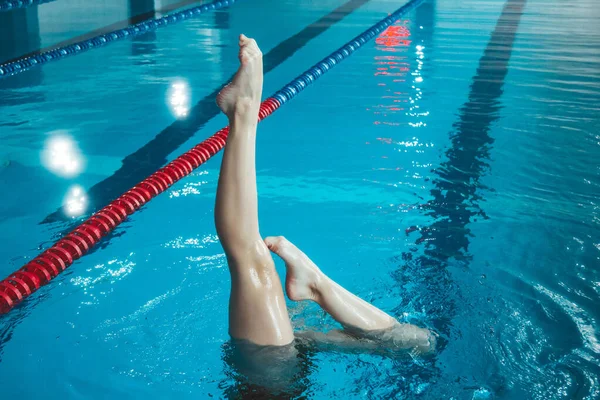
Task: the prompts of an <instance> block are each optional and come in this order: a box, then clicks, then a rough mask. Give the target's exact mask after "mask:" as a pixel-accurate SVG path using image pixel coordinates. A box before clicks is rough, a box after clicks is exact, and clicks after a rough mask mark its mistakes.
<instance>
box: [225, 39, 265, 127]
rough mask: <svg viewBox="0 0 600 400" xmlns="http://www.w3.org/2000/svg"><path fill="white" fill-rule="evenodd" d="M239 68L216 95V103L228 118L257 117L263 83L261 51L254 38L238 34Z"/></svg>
mask: <svg viewBox="0 0 600 400" xmlns="http://www.w3.org/2000/svg"><path fill="white" fill-rule="evenodd" d="M239 45H240V53H239V59H240V68H239V69H238V71H237V73H236V74H235V76H234V77H233V80H232V81H231V83H229V84H228V85H227V86H225V87H224V88H223V89H222V90H221V92H220V93H219V95H218V96H217V105H218V106H219V108H220V109H221V111H223V113H224V114H225V115H227V116H228V117H229V119H230V120H231V119H233V117H235V116H251V117H252V118H256V119H258V110H259V108H260V99H261V96H262V85H263V63H262V53H261V51H260V49H259V48H258V45H257V44H256V41H255V40H254V39H250V38H247V37H246V36H244V35H240V42H239Z"/></svg>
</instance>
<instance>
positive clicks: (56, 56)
mask: <svg viewBox="0 0 600 400" xmlns="http://www.w3.org/2000/svg"><path fill="white" fill-rule="evenodd" d="M236 1H237V0H218V1H213V2H212V3H208V4H202V5H200V6H197V7H193V8H188V9H187V10H183V11H178V12H174V13H172V14H168V15H165V16H164V17H160V18H152V19H149V20H146V21H142V22H138V23H137V24H133V25H130V26H128V27H127V28H123V29H117V30H115V31H112V32H108V33H104V34H102V35H98V36H94V37H93V38H90V39H86V40H82V41H80V42H77V43H73V44H69V45H67V46H62V47H57V48H55V49H51V50H47V51H43V52H41V53H39V54H35V55H31V56H26V57H21V58H19V59H17V60H15V61H10V62H7V63H4V64H1V65H0V79H1V78H5V77H8V76H12V75H17V74H20V73H22V72H25V71H28V70H30V69H32V68H35V67H38V66H40V65H44V64H47V63H49V62H51V61H56V60H62V59H63V58H66V57H70V56H74V55H76V54H80V53H83V52H84V51H87V50H90V49H96V48H99V47H104V46H106V45H108V44H109V43H113V42H117V41H119V40H123V39H127V38H132V37H136V36H140V35H143V34H145V33H148V32H152V31H155V30H157V29H159V28H163V27H165V26H167V25H173V24H175V23H177V22H181V21H185V20H188V19H190V18H193V17H196V16H198V15H200V14H204V13H207V12H209V11H214V10H218V9H221V8H225V7H228V6H230V5H232V4H233V3H235V2H236Z"/></svg>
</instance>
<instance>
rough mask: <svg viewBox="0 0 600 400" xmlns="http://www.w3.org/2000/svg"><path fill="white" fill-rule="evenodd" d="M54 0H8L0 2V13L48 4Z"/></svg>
mask: <svg viewBox="0 0 600 400" xmlns="http://www.w3.org/2000/svg"><path fill="white" fill-rule="evenodd" d="M52 1H55V0H8V1H0V12H2V11H10V10H14V9H16V8H27V7H31V6H37V5H40V4H44V3H50V2H52Z"/></svg>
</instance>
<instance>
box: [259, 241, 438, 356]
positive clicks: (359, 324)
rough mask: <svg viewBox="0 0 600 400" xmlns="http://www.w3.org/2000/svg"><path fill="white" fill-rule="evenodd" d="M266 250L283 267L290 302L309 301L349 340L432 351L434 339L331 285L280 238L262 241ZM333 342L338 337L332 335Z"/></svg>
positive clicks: (290, 244) (298, 251)
mask: <svg viewBox="0 0 600 400" xmlns="http://www.w3.org/2000/svg"><path fill="white" fill-rule="evenodd" d="M265 242H266V244H267V246H268V247H269V249H270V250H271V251H273V252H274V253H276V254H277V255H279V256H280V257H281V258H282V259H283V260H284V261H285V263H286V269H287V277H286V284H285V287H286V291H287V293H288V297H289V298H290V299H291V300H296V301H300V300H312V301H314V302H316V303H317V304H319V305H320V306H321V308H323V310H325V311H326V312H327V313H328V314H329V315H331V316H332V317H333V319H335V320H336V321H337V322H339V323H340V324H342V325H343V326H344V328H345V331H346V333H348V334H349V335H350V336H354V337H359V338H365V339H371V340H373V341H376V342H381V343H383V344H386V343H387V344H392V343H393V345H394V346H396V347H398V348H404V349H417V350H419V351H420V352H427V351H430V350H432V347H433V346H434V337H433V336H432V334H431V332H430V331H429V330H427V329H423V328H419V327H417V326H415V325H411V324H400V323H398V322H397V321H396V320H395V319H394V318H393V317H391V316H390V315H388V314H386V313H385V312H383V311H382V310H380V309H379V308H377V307H375V306H374V305H372V304H370V303H368V302H366V301H364V300H363V299H361V298H359V297H358V296H356V295H354V294H352V293H350V292H349V291H348V290H346V289H345V288H343V287H342V286H340V285H339V284H338V283H336V282H335V281H333V280H332V279H331V278H329V277H328V276H327V275H325V274H324V273H323V272H322V271H321V270H320V269H319V267H317V266H316V265H315V263H313V262H312V260H311V259H310V258H308V256H306V254H304V253H303V252H302V251H300V250H299V249H298V248H297V247H296V246H294V245H293V244H292V243H290V242H289V241H287V240H286V239H285V238H283V237H269V238H266V239H265ZM334 334H335V338H331V339H333V341H334V342H335V341H338V340H339V339H340V336H339V334H338V332H334Z"/></svg>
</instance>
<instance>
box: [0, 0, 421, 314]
mask: <svg viewBox="0 0 600 400" xmlns="http://www.w3.org/2000/svg"><path fill="white" fill-rule="evenodd" d="M424 1H426V0H411V1H409V2H408V3H407V4H405V5H404V6H402V7H400V8H399V9H398V10H396V11H395V12H394V13H392V14H390V15H389V16H388V17H387V18H385V19H383V20H381V21H379V22H378V23H377V24H375V25H373V26H372V27H370V28H369V29H367V30H366V31H364V32H363V33H361V34H360V35H358V36H357V37H355V38H354V39H352V40H351V41H350V42H348V43H346V44H345V45H344V46H342V47H341V48H339V49H338V50H336V51H334V52H333V53H332V54H331V55H329V56H327V57H325V58H324V59H323V60H321V61H320V62H318V63H317V64H315V65H314V66H312V67H311V68H309V69H308V70H307V71H305V72H304V73H302V74H301V75H299V76H298V77H297V78H295V79H294V80H292V81H291V82H290V83H288V84H287V85H285V86H284V87H283V88H282V89H281V90H279V91H277V92H276V93H275V94H274V95H273V96H271V97H269V98H268V99H266V100H265V101H264V102H262V104H261V106H260V111H259V113H258V120H259V121H261V120H263V119H265V118H267V117H268V116H269V115H271V114H272V113H273V112H275V110H277V109H278V108H279V107H281V106H282V105H283V104H285V103H286V102H288V101H289V100H291V99H293V98H294V97H295V96H297V95H298V94H299V93H300V92H301V91H303V90H304V89H306V87H307V86H309V85H310V84H312V83H313V82H314V81H316V80H317V79H319V78H320V77H321V76H322V75H324V74H325V73H327V71H329V70H330V69H332V68H333V67H334V66H336V65H337V64H339V63H340V62H342V61H343V60H344V59H345V58H347V57H348V56H349V55H351V54H352V53H354V52H355V51H356V50H358V49H359V48H360V47H362V46H363V45H364V44H365V43H367V42H368V41H369V40H371V39H373V38H374V37H375V36H377V35H378V34H379V33H381V32H383V31H384V30H385V29H386V28H387V27H388V26H390V25H392V24H393V23H394V22H395V21H396V20H398V19H399V18H400V17H402V16H403V15H404V14H406V13H407V12H409V11H410V10H412V9H414V8H415V7H417V6H418V5H420V4H421V3H422V2H424ZM228 133H229V127H228V126H226V127H225V128H222V129H221V130H219V131H218V132H217V133H215V134H214V135H212V136H211V137H209V138H208V139H206V140H205V141H203V142H202V143H200V144H198V145H196V146H195V147H193V148H192V149H191V150H189V151H188V152H186V153H184V154H182V155H181V156H179V157H177V158H176V159H175V160H173V161H171V162H170V163H169V164H167V166H165V167H164V168H161V169H159V170H158V171H156V172H155V173H153V174H152V175H150V176H149V177H147V178H146V179H144V180H143V181H142V182H140V183H139V184H137V185H135V186H134V187H133V188H131V189H130V190H128V191H127V192H125V193H124V194H122V195H121V196H120V197H119V198H117V199H116V200H114V201H112V202H111V203H110V204H109V205H107V206H106V207H104V208H103V209H101V210H100V211H98V212H97V213H95V214H94V215H92V216H91V217H90V218H89V219H88V220H86V221H85V222H83V223H82V224H81V225H79V226H78V227H77V228H75V229H74V230H73V231H72V232H71V233H69V234H67V235H66V236H64V237H63V238H62V239H60V240H59V241H58V242H56V243H55V244H54V245H53V246H52V247H50V248H49V249H48V250H46V251H44V252H43V253H41V254H40V255H38V256H37V257H36V258H34V259H33V260H31V261H30V262H29V263H27V264H26V265H25V266H23V267H22V268H21V269H19V270H18V271H15V272H14V273H12V274H10V275H9V276H8V277H7V278H6V279H4V280H3V281H1V282H0V314H4V313H7V312H8V311H10V310H11V309H12V308H13V307H14V306H16V305H17V304H18V303H20V302H21V301H23V300H24V299H25V298H27V297H28V296H30V295H31V294H32V293H33V292H35V291H36V290H38V289H39V288H40V287H41V286H43V285H46V284H48V283H49V282H50V281H51V280H52V279H53V278H55V277H56V276H57V275H58V274H59V273H61V272H62V271H64V270H65V269H66V268H67V267H69V266H70V265H71V264H73V262H74V261H75V260H77V259H79V258H80V257H82V256H83V255H84V254H86V253H87V252H88V251H89V250H90V249H91V248H92V247H94V246H95V245H96V244H97V243H98V242H99V241H100V240H102V238H103V237H104V236H106V235H107V234H108V233H109V232H111V231H113V230H114V229H115V228H116V227H117V226H118V225H119V224H120V223H121V222H123V221H124V220H125V219H126V218H127V217H128V216H129V215H131V214H133V213H134V212H136V211H137V210H139V209H140V208H141V207H142V206H143V205H144V204H146V203H147V202H149V201H150V200H151V199H152V198H153V197H155V196H157V195H159V194H160V193H162V192H164V191H166V190H167V189H168V188H169V187H170V186H172V185H173V184H175V182H177V181H179V180H180V179H182V178H184V177H186V176H187V175H189V174H190V173H191V172H192V171H193V170H194V169H196V168H198V167H199V166H200V165H202V164H204V163H205V162H206V161H207V160H208V159H210V158H211V157H212V156H214V155H215V154H217V153H218V152H219V151H220V150H221V149H223V147H225V143H226V141H227V135H228Z"/></svg>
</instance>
